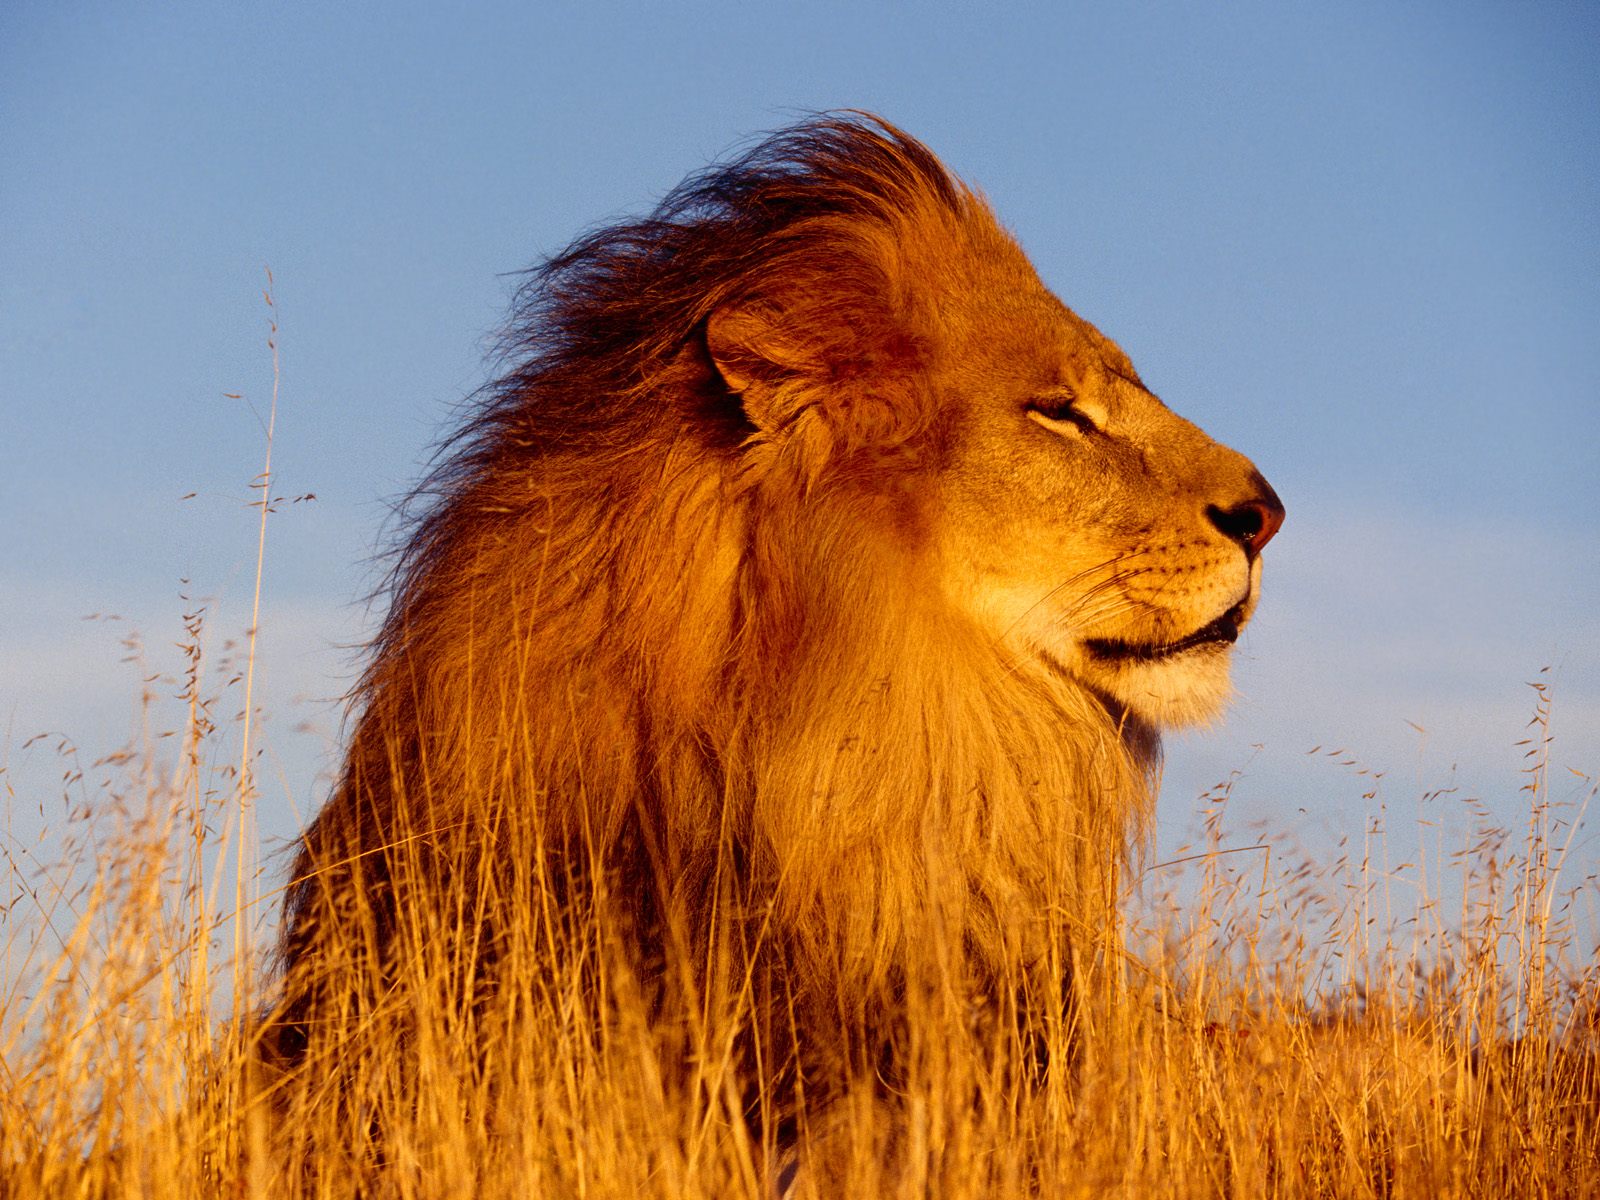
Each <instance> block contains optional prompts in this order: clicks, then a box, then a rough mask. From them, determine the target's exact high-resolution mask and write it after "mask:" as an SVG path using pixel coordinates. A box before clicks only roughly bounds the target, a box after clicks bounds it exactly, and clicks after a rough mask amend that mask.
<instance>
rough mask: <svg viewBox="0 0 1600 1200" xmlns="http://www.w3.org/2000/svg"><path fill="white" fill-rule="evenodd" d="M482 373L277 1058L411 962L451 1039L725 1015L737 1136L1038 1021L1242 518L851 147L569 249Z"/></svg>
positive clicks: (313, 1048) (1181, 701) (355, 774)
mask: <svg viewBox="0 0 1600 1200" xmlns="http://www.w3.org/2000/svg"><path fill="white" fill-rule="evenodd" d="M507 348H508V354H509V356H510V359H511V361H512V363H513V365H512V367H511V368H510V369H509V370H508V371H507V372H506V373H505V374H504V376H503V377H502V378H500V379H499V380H498V382H496V383H494V384H492V385H490V386H489V387H488V388H487V389H486V390H484V391H483V392H482V393H481V394H480V395H478V396H477V397H476V398H475V400H474V402H473V406H472V408H471V411H470V415H469V417H468V419H467V420H466V421H465V423H464V425H463V427H462V428H461V429H460V430H459V431H458V432H457V433H456V434H455V435H454V437H453V439H452V440H450V441H449V442H448V443H447V444H446V447H445V449H444V451H443V452H442V457H441V458H440V460H439V464H438V465H437V467H436V469H435V470H434V471H433V472H432V474H431V475H430V477H429V478H428V480H427V482H426V483H425V484H424V486H423V488H422V489H421V491H420V493H419V495H420V496H421V497H422V507H421V511H420V515H417V516H415V517H414V518H413V524H412V525H411V526H410V527H409V533H408V536H406V537H405V539H404V541H403V544H402V545H401V547H400V549H399V551H398V559H397V565H396V567H395V570H394V573H393V577H392V585H391V587H390V590H389V608H388V615H387V618H386V619H385V621H384V622H383V625H382V628H381V631H380V632H379V633H378V635H377V638H376V642H375V644H374V647H373V650H372V655H371V660H370V665H369V666H368V667H367V669H366V671H365V674H364V675H363V677H362V678H361V681H360V683H359V686H358V687H357V688H356V690H355V692H354V701H355V707H354V710H353V711H354V714H355V716H354V726H353V734H352V736H351V737H350V739H349V745H348V752H347V755H346V757H345V761H344V766H343V769H342V773H341V775H340V777H339V779H338V782H337V785H336V787H335V788H334V789H333V791H332V794H331V798H330V799H329V800H328V801H327V803H326V805H325V807H323V809H322V810H321V812H320V814H319V815H318V816H317V817H316V818H315V820H314V822H313V823H312V824H311V825H310V827H309V828H308V829H307V830H306V831H305V833H304V835H303V838H302V839H301V842H300V844H299V849H298V855H297V858H296V861H295V863H294V867H293V871H292V882H291V884H290V886H289V890H288V893H287V900H286V903H285V918H284V925H283V933H282V941H281V957H282V961H283V997H282V1001H281V1003H280V1004H279V1006H278V1008H277V1010H276V1012H275V1013H274V1015H273V1017H272V1018H271V1021H270V1022H269V1025H268V1029H267V1040H268V1041H269V1042H270V1044H271V1047H272V1053H273V1055H275V1057H276V1060H277V1061H279V1062H281V1063H286V1064H289V1065H290V1066H293V1065H295V1064H303V1063H306V1062H308V1061H309V1060H311V1059H313V1058H315V1059H316V1060H317V1061H319V1062H321V1063H323V1064H324V1067H323V1069H324V1070H334V1069H335V1068H333V1067H331V1066H329V1065H328V1064H333V1063H336V1062H339V1061H343V1058H344V1057H347V1056H348V1055H349V1054H351V1053H353V1051H351V1050H350V1045H351V1044H352V1041H353V1040H355V1039H358V1038H359V1037H360V1036H363V1031H365V1030H367V1029H369V1028H370V1027H371V1025H372V1023H373V1022H374V1021H375V1020H377V1019H378V1018H377V1014H381V1013H384V1012H394V1011H397V1010H398V1009H402V1008H404V1007H405V1004H404V1003H401V1002H398V1001H396V1000H395V999H394V997H395V996H396V995H397V994H398V993H397V989H403V987H404V986H405V981H406V980H407V979H408V978H411V977H413V976H415V975H416V974H417V973H418V970H419V967H418V964H419V963H421V962H423V960H427V961H429V962H434V961H435V960H437V961H438V962H441V963H443V964H444V967H443V968H442V970H443V975H444V977H446V978H448V979H450V980H451V981H453V982H452V984H451V986H453V987H455V988H456V989H457V994H459V996H460V997H462V1000H461V1003H462V1005H463V1006H464V1008H463V1010H462V1011H464V1012H465V1011H468V1010H470V1009H471V1008H472V1006H473V1005H475V1004H480V1003H481V1002H482V1001H483V998H484V997H485V996H488V995H493V994H495V993H496V991H497V989H498V990H503V989H504V987H505V986H506V984H505V983H504V981H505V980H506V979H507V978H511V977H512V976H511V975H510V974H508V973H507V970H506V968H505V967H504V963H505V962H506V961H507V960H508V959H510V958H516V957H518V956H520V958H519V961H521V962H523V963H524V964H526V963H528V962H533V963H535V968H534V970H535V972H537V970H538V969H539V968H538V966H537V964H538V963H539V962H541V961H544V960H543V959H541V955H546V956H549V957H551V958H560V957H561V956H562V955H566V956H567V958H568V959H569V960H570V959H583V960H584V961H585V962H586V963H587V964H588V966H587V967H585V968H584V969H585V970H589V971H591V974H590V975H584V976H582V977H583V978H586V979H593V978H597V975H596V974H595V973H596V972H599V971H600V970H601V968H602V967H604V968H605V969H611V968H612V967H615V965H616V964H617V963H618V962H621V963H622V964H624V969H625V971H626V972H627V973H630V974H631V977H632V978H633V979H634V980H635V981H636V983H637V987H638V990H639V994H640V995H643V996H646V997H648V999H647V1001H646V1003H645V1007H646V1008H647V1009H648V1011H649V1013H650V1014H651V1017H652V1019H653V1020H654V1021H656V1022H657V1023H658V1024H659V1025H660V1026H662V1027H671V1026H672V1025H673V1022H674V1021H682V1022H688V1023H690V1024H692V1017H693V1015H694V1013H696V1012H700V1013H703V1012H704V1011H705V1010H706V1008H707V1006H709V1005H711V1004H712V1000H711V999H710V998H711V997H722V998H723V999H724V1000H726V998H727V997H729V996H742V997H744V998H745V999H744V1001H743V1003H744V1005H745V1007H744V1008H743V1009H742V1010H741V1011H742V1012H743V1013H744V1014H745V1015H744V1016H743V1017H741V1018H739V1019H740V1020H741V1021H743V1022H744V1025H745V1027H746V1028H745V1035H743V1040H744V1044H746V1045H747V1046H749V1047H754V1052H753V1053H751V1054H749V1055H747V1056H746V1057H744V1058H742V1059H741V1060H740V1061H741V1062H743V1063H746V1064H747V1066H748V1069H749V1070H750V1071H752V1072H754V1073H755V1075H758V1076H760V1078H759V1079H757V1080H756V1081H755V1082H754V1084H753V1085H752V1086H753V1087H754V1090H755V1091H757V1092H760V1093H761V1094H762V1095H764V1096H767V1097H768V1098H769V1099H770V1097H772V1096H788V1097H792V1096H793V1094H794V1093H795V1089H796V1087H798V1086H803V1087H805V1088H808V1089H809V1091H810V1094H811V1095H814V1096H816V1095H827V1094H830V1089H831V1090H832V1091H833V1092H837V1090H838V1088H839V1087H840V1086H842V1085H843V1083H844V1082H845V1081H847V1080H849V1079H851V1078H855V1077H859V1076H862V1075H869V1076H870V1075H876V1076H877V1077H878V1078H880V1079H883V1078H891V1077H892V1075H893V1070H894V1065H893V1064H894V1063H895V1062H896V1061H897V1060H898V1059H900V1058H901V1056H903V1055H905V1054H909V1053H910V1050H909V1049H908V1041H907V1037H906V1035H905V1023H904V1014H905V1011H906V1008H907V1006H908V1005H910V1004H912V1003H922V1002H930V1001H928V998H929V997H935V998H937V997H946V998H947V1000H948V1003H949V1005H950V1011H951V1012H953V1013H957V1014H960V1013H972V1012H977V1013H984V1012H988V1013H990V1014H995V1013H1001V1012H1003V1013H1006V1014H1011V1015H1013V1016H1014V1015H1015V1014H1016V1013H1018V1012H1032V1013H1037V1012H1040V1011H1047V1012H1048V1013H1049V1014H1050V1015H1049V1016H1048V1017H1047V1018H1042V1019H1047V1020H1051V1021H1055V1020H1061V1019H1065V1018H1064V1017H1063V1013H1064V1012H1066V1011H1067V1010H1070V1008H1071V990H1072V989H1071V978H1072V973H1073V960H1074V955H1075V953H1076V952H1075V949H1074V939H1075V938H1078V937H1080V936H1081V935H1082V933H1083V931H1084V930H1085V929H1094V928H1097V927H1098V925H1097V923H1099V922H1103V921H1104V920H1105V919H1106V917H1105V914H1106V911H1107V905H1111V906H1114V903H1115V901H1114V899H1112V900H1109V901H1108V899H1107V897H1108V895H1109V894H1110V893H1111V891H1112V890H1113V887H1112V881H1113V879H1114V875H1115V870H1116V865H1115V864H1116V863H1117V862H1118V861H1119V858H1120V856H1121V854H1122V853H1123V850H1124V848H1125V847H1126V846H1127V845H1128V843H1129V841H1130V839H1131V838H1133V837H1134V836H1135V835H1136V833H1137V831H1138V830H1140V829H1141V828H1142V827H1143V824H1144V822H1145V821H1146V820H1147V819H1148V814H1149V810H1150V806H1151V797H1152V793H1153V790H1154V784H1153V779H1154V774H1155V771H1156V769H1157V765H1158V757H1159V743H1160V734H1161V732H1162V731H1163V730H1165V729H1170V728H1174V727H1178V726H1183V725H1189V724H1193V723H1196V722H1203V721H1207V720H1209V719H1211V718H1213V717H1214V716H1215V715H1217V714H1218V713H1219V711H1220V710H1221V708H1222V706H1223V705H1224V703H1225V701H1226V698H1227V695H1228V690H1229V685H1228V673H1229V657H1230V653H1231V650H1232V648H1233V645H1234V643H1235V641H1236V640H1237V638H1238V636H1239V634H1240V631H1241V630H1242V629H1243V628H1244V627H1245V624H1246V622H1247V621H1248V620H1249V619H1250V616H1251V613H1252V611H1253V610H1254V608H1255V606H1256V601H1257V596H1258V593H1259V589H1260V582H1261V569H1262V559H1261V551H1262V550H1263V548H1264V547H1265V546H1266V545H1267V543H1268V542H1269V541H1271V539H1272V537H1273V535H1274V534H1275V533H1276V532H1277V531H1278V528H1279V526H1280V524H1281V523H1282V520H1283V507H1282V505H1281V504H1280V502H1279V500H1278V498H1277V496H1276V495H1275V493H1274V492H1273V490H1272V488H1271V487H1270V486H1268V484H1267V482H1266V481H1265V479H1263V477H1262V475H1261V474H1260V473H1259V472H1258V471H1257V470H1256V468H1255V467H1254V466H1253V465H1252V464H1251V463H1250V461H1249V460H1247V459H1246V458H1245V457H1243V456H1242V455H1240V454H1238V453H1237V452H1235V451H1233V450H1231V449H1228V448H1226V447H1224V446H1221V445H1219V444H1217V443H1216V442H1214V441H1212V440H1211V439H1210V438H1208V437H1207V436H1206V435H1205V434H1204V433H1203V432H1201V430H1199V429H1198V428H1196V427H1195V426H1194V425H1192V424H1190V423H1189V422H1187V421H1185V420H1184V419H1183V418H1181V417H1179V416H1177V415H1176V414H1174V413H1173V412H1172V411H1170V410H1169V409H1168V408H1166V407H1165V406H1164V405H1163V404H1162V402H1161V401H1160V400H1158V399H1157V398H1156V396H1155V395H1154V394H1153V393H1152V392H1151V391H1150V389H1149V388H1148V387H1146V385H1145V384H1144V382H1143V381H1142V380H1141V379H1140V376H1139V374H1138V372H1137V371H1136V370H1135V369H1134V367H1133V364H1132V363H1131V362H1130V361H1129V359H1128V357H1127V355H1125V354H1124V353H1123V352H1122V351H1121V350H1120V349H1119V348H1118V347H1117V346H1116V344H1115V343H1113V342H1112V341H1111V340H1110V339H1109V338H1107V337H1105V336H1104V335H1103V334H1101V333H1100V332H1099V331H1098V330H1096V329H1095V328H1094V327H1093V326H1092V325H1090V324H1089V323H1088V322H1087V321H1085V320H1083V319H1082V318H1080V317H1079V316H1077V315H1076V314H1075V313H1073V312H1072V311H1071V310H1070V309H1068V308H1067V307H1066V306H1065V305H1064V304H1063V303H1062V302H1061V301H1060V300H1058V299H1057V298H1056V297H1055V296H1054V295H1053V294H1052V293H1051V292H1050V291H1049V290H1048V289H1047V288H1046V287H1045V285H1044V284H1043V283H1042V282H1041V281H1040V279H1039V277H1038V275H1037V273H1036V272H1035V270H1034V269H1033V267H1032V266H1031V265H1030V263H1029V261H1028V259H1027V258H1026V257H1025V256H1024V254H1023V252H1022V250H1021V249H1020V248H1019V246H1018V244H1017V242H1016V241H1015V240H1014V239H1013V237H1012V236H1011V235H1010V234H1008V233H1007V232H1006V231H1005V229H1003V228H1002V226H1001V225H1000V224H999V223H998V221H997V220H996V218H995V216H994V215H993V213H992V212H991V211H990V209H989V207H988V205H987V203H986V202H985V200H984V199H983V198H982V197H981V196H980V195H979V194H978V193H977V192H976V191H974V190H973V189H972V188H970V187H969V186H967V185H966V184H965V183H963V182H962V181H961V180H960V179H958V178H957V177H956V176H954V175H953V174H952V173H951V172H950V171H949V170H947V169H946V168H945V166H944V165H942V163H941V162H940V161H939V159H938V158H936V157H935V156H934V154H933V153H932V152H931V151H929V150H928V149H927V148H926V147H925V146H923V145H922V144H921V143H920V142H918V141H916V140H915V139H914V138H912V137H911V136H909V135H908V134H906V133H904V132H902V131H900V130H899V129H897V128H895V127H894V126H892V125H890V124H888V123H887V122H885V121H883V120H881V119H879V118H876V117H873V116H870V115H868V114H862V113H842V114H826V115H821V116H818V117H815V118H812V119H809V120H806V121H805V122H803V123H801V124H799V125H797V126H795V127H793V128H789V129H787V130H784V131H781V132H779V133H776V134H774V135H772V136H770V137H768V138H767V139H766V140H764V141H762V142H760V144H759V145H756V146H755V147H754V148H753V149H750V150H749V151H748V152H747V153H744V154H743V155H742V156H740V157H737V158H735V159H733V160H732V161H729V162H726V163H723V164H721V165H717V166H713V167H711V168H709V169H707V170H706V171H704V172H703V173H700V174H697V175H694V176H692V177H690V178H689V179H687V180H686V181H685V182H684V183H682V184H681V185H680V186H678V187H677V188H676V189H675V190H673V191H672V192H671V193H669V194H668V195H667V196H666V197H665V199H664V200H662V201H661V203H660V205H659V207H657V208H656V209H655V211H654V212H653V213H651V214H650V215H649V216H647V217H644V218H642V219H639V220H633V221H627V222H624V223H620V224H615V225H611V226H608V227H605V228H601V229H598V230H596V231H594V232H591V233H589V234H587V235H585V236H583V237H581V238H580V239H579V240H578V241H576V242H575V243H573V244H572V245H571V246H570V247H569V248H567V249H566V250H564V251H562V252H561V253H559V254H557V255H555V256H554V257H552V258H550V259H548V260H547V261H546V262H545V263H544V264H543V265H542V266H540V267H538V268H537V269H536V270H535V271H533V272H532V273H531V277H530V278H529V280H528V281H527V283H526V284H525V286H524V287H523V288H522V290H521V291H520V292H519V295H518V300H517V305H516V312H515V318H514V322H513V332H512V334H511V335H510V336H509V339H508V342H507ZM596 929H603V930H604V931H605V933H604V938H600V937H599V935H595V936H593V937H591V936H590V934H589V933H586V932H585V931H586V930H587V931H592V930H596ZM602 942H603V946H602V947H601V948H599V949H597V948H596V947H597V946H600V945H601V943H602ZM515 977H516V978H517V979H520V980H523V981H524V983H523V984H522V985H519V986H528V985H527V984H526V982H525V981H526V980H527V979H529V978H537V974H536V973H535V974H534V975H531V976H530V975H529V974H528V973H527V972H526V971H524V972H523V973H522V974H518V975H516V976H515ZM597 986H598V985H597ZM919 998H920V999H919ZM407 1003H410V1002H407ZM729 1003H731V1002H729ZM462 1019H463V1020H465V1019H466V1018H465V1017H463V1018H462ZM956 1019H957V1020H961V1019H964V1018H961V1017H959V1016H958V1017H957V1018H956ZM973 1020H974V1022H975V1023H976V1024H983V1021H982V1020H981V1019H980V1018H973ZM985 1027H986V1028H994V1027H995V1023H994V1022H992V1021H991V1022H989V1023H988V1024H987V1025H986V1026H985ZM473 1036H474V1037H480V1036H485V1035H473ZM667 1036H668V1038H669V1040H670V1034H669V1035H667ZM479 1050H480V1051H481V1052H482V1053H485V1054H492V1053H493V1051H492V1050H489V1049H487V1048H484V1047H480V1048H479ZM751 1064H754V1065H751ZM785 1081H788V1082H787V1083H786V1082H785Z"/></svg>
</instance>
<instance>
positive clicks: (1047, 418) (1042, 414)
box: [1027, 388, 1099, 433]
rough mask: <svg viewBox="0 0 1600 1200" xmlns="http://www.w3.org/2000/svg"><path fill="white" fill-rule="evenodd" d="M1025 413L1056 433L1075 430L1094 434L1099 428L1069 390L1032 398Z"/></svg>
mask: <svg viewBox="0 0 1600 1200" xmlns="http://www.w3.org/2000/svg"><path fill="white" fill-rule="evenodd" d="M1027 411H1028V416H1029V418H1031V419H1032V420H1033V421H1034V422H1036V423H1037V424H1040V425H1043V426H1044V427H1045V428H1047V429H1054V430H1056V431H1057V432H1064V431H1065V430H1067V429H1075V430H1077V431H1078V432H1080V433H1094V432H1095V431H1096V430H1097V429H1098V428H1099V426H1098V425H1097V424H1096V423H1095V419H1094V418H1093V417H1092V416H1090V415H1089V414H1088V413H1087V412H1085V411H1084V410H1083V407H1082V406H1081V405H1080V404H1079V403H1078V397H1077V396H1076V395H1075V394H1074V393H1073V392H1072V390H1071V389H1070V388H1059V389H1053V390H1051V391H1049V392H1045V393H1043V394H1041V395H1038V396H1035V397H1033V399H1031V400H1029V401H1028V409H1027Z"/></svg>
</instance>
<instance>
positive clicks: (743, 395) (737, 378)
mask: <svg viewBox="0 0 1600 1200" xmlns="http://www.w3.org/2000/svg"><path fill="white" fill-rule="evenodd" d="M787 325H788V322H786V321H785V320H784V317H783V314H782V313H781V312H780V311H779V310H777V309H776V308H774V307H773V306H772V305H770V304H766V303H763V302H761V301H753V302H750V303H746V304H731V305H727V306H724V307H722V308H719V309H717V310H716V311H715V312H713V313H712V314H711V316H710V318H709V319H708V320H707V321H706V350H707V351H708V352H709V353H710V355H711V362H712V365H713V366H715V367H716V369H717V374H719V375H721V376H722V381H723V383H725V384H727V386H728V390H729V391H730V392H732V393H733V394H734V395H736V396H738V397H739V399H740V402H741V403H742V404H743V405H744V411H745V415H746V416H747V417H749V418H750V423H751V424H753V425H754V426H755V427H756V428H757V429H760V430H761V431H762V432H764V433H770V432H772V431H773V430H775V429H776V428H777V427H778V426H780V425H782V424H783V422H784V419H785V413H784V411H783V409H784V408H785V407H786V406H785V405H784V404H783V403H782V400H781V394H782V393H783V392H784V391H785V390H788V389H786V388H785V385H786V384H787V385H791V387H792V386H793V385H796V384H798V383H800V381H802V380H803V379H805V378H806V377H807V376H810V375H814V374H815V373H816V372H817V371H818V369H819V367H820V365H821V364H819V363H816V362H814V361H812V356H811V354H810V353H809V347H807V346H806V345H805V344H803V343H802V342H800V341H799V340H798V339H797V338H795V337H793V336H786V332H785V330H786V326H787Z"/></svg>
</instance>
